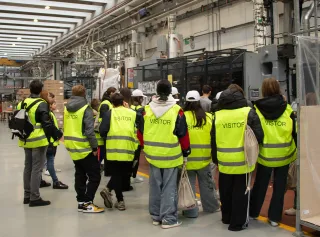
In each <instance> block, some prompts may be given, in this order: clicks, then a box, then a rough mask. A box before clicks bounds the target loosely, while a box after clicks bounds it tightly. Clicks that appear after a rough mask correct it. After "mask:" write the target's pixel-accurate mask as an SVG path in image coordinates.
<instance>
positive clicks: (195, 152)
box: [185, 111, 213, 170]
mask: <svg viewBox="0 0 320 237" xmlns="http://www.w3.org/2000/svg"><path fill="white" fill-rule="evenodd" d="M185 116H186V120H187V124H188V132H189V137H190V147H191V154H190V155H189V156H188V163H187V170H200V169H203V168H204V167H207V166H208V165H209V164H210V162H211V160H212V159H211V130H212V119H213V116H212V114H210V113H206V123H205V124H204V125H203V126H202V127H195V126H196V124H197V120H196V118H195V115H194V113H193V112H191V111H186V112H185Z"/></svg>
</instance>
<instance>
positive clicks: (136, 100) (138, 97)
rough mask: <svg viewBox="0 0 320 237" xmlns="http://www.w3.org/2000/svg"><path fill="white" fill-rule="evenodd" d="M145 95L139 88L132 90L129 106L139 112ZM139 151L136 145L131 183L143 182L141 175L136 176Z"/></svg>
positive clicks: (139, 147) (139, 148)
mask: <svg viewBox="0 0 320 237" xmlns="http://www.w3.org/2000/svg"><path fill="white" fill-rule="evenodd" d="M145 97H147V96H145V95H144V94H143V92H142V91H141V90H139V89H136V90H134V91H132V97H131V98H132V105H131V106H130V108H131V109H133V110H135V111H136V112H137V113H139V112H140V111H139V110H140V109H141V108H143V106H142V103H143V99H144V98H145ZM140 153H141V146H140V145H139V146H138V149H137V150H136V151H135V153H134V161H133V168H132V177H131V183H141V182H143V178H142V177H138V176H137V173H138V168H139V163H140V162H139V161H140Z"/></svg>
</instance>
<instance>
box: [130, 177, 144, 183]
mask: <svg viewBox="0 0 320 237" xmlns="http://www.w3.org/2000/svg"><path fill="white" fill-rule="evenodd" d="M143 181H144V180H143V178H141V177H136V178H132V177H131V183H132V184H135V183H142V182H143Z"/></svg>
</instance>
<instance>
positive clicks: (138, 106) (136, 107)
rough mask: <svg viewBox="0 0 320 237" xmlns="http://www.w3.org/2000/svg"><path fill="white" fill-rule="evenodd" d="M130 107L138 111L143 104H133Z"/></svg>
mask: <svg viewBox="0 0 320 237" xmlns="http://www.w3.org/2000/svg"><path fill="white" fill-rule="evenodd" d="M130 108H131V109H133V110H135V111H137V110H138V109H141V108H142V106H141V105H137V106H135V105H131V106H130Z"/></svg>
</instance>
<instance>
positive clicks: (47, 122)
mask: <svg viewBox="0 0 320 237" xmlns="http://www.w3.org/2000/svg"><path fill="white" fill-rule="evenodd" d="M30 98H33V99H36V98H40V97H39V95H35V94H31V95H30ZM35 119H36V122H37V123H41V126H42V128H43V131H44V133H45V135H46V137H47V139H48V141H50V138H51V137H52V138H53V140H55V141H56V140H59V139H60V138H61V137H62V135H63V133H62V132H61V131H60V130H59V129H57V128H56V126H55V125H54V122H53V120H52V119H51V117H50V109H49V105H48V104H47V103H46V102H41V103H40V104H39V106H38V108H37V110H36V115H35Z"/></svg>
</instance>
